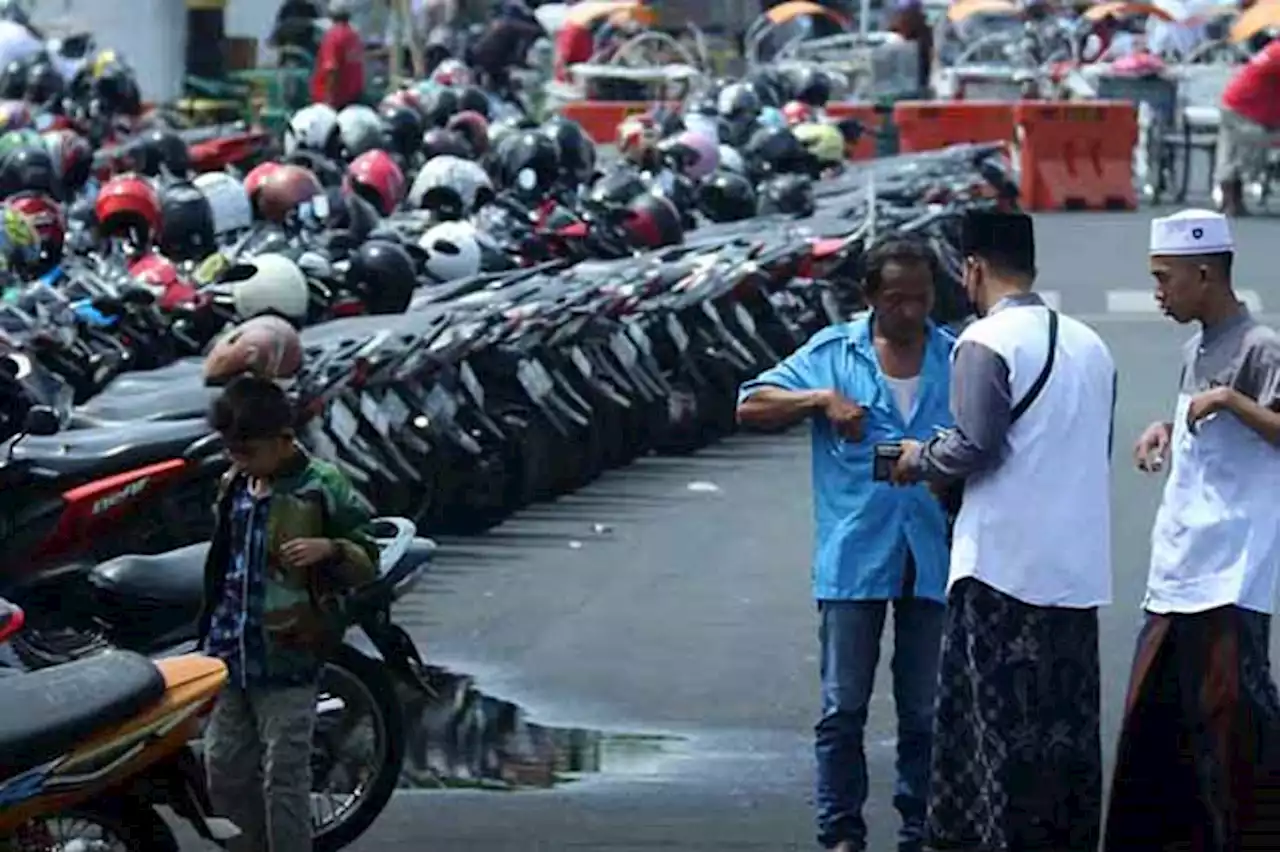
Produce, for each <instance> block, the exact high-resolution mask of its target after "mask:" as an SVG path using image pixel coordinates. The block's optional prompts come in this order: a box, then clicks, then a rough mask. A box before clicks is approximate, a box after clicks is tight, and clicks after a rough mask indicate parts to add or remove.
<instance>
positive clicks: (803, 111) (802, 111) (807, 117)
mask: <svg viewBox="0 0 1280 852" xmlns="http://www.w3.org/2000/svg"><path fill="white" fill-rule="evenodd" d="M782 115H783V117H784V118H786V120H787V124H789V125H791V126H793V127H794V126H795V125H797V124H804V123H805V122H809V121H813V107H811V106H809V105H808V104H807V103H805V102H804V101H788V102H787V104H786V105H785V106H784V107H783V108H782Z"/></svg>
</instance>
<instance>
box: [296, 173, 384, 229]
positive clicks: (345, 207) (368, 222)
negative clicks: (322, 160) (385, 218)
mask: <svg viewBox="0 0 1280 852" xmlns="http://www.w3.org/2000/svg"><path fill="white" fill-rule="evenodd" d="M324 194H325V199H326V201H327V204H326V205H325V206H326V207H327V208H328V209H327V210H326V211H325V215H324V216H323V217H318V218H317V219H316V220H314V221H313V222H312V223H311V224H312V226H314V227H320V228H323V229H324V230H327V231H346V232H347V233H349V234H350V235H351V237H352V239H354V240H355V241H356V242H357V243H359V242H361V241H363V240H364V239H365V238H366V237H367V236H369V234H370V233H372V232H373V230H374V229H375V228H377V227H378V225H379V224H380V223H381V222H382V217H381V216H379V215H378V211H377V210H376V209H375V208H374V206H373V205H372V204H370V203H369V202H367V201H365V200H364V199H363V198H361V197H360V196H358V195H356V194H354V193H349V192H346V191H345V190H343V189H342V187H340V186H330V187H325V191H324ZM313 209H314V205H313Z"/></svg>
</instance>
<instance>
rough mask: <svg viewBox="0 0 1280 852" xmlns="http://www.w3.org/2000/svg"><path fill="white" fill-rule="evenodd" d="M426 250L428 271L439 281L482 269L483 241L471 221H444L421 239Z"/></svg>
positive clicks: (420, 244)
mask: <svg viewBox="0 0 1280 852" xmlns="http://www.w3.org/2000/svg"><path fill="white" fill-rule="evenodd" d="M418 245H419V246H421V247H422V250H423V251H425V252H426V253H427V264H426V267H427V274H429V275H430V276H431V277H432V278H434V279H436V280H437V281H441V282H444V281H457V280H459V279H461V278H469V277H471V276H472V275H475V274H477V273H478V272H479V271H480V241H479V240H478V239H477V238H476V226H475V225H473V224H471V223H470V222H441V223H440V224H439V225H435V226H434V227H431V228H428V229H427V232H426V233H425V234H423V235H422V237H421V239H419V240H418Z"/></svg>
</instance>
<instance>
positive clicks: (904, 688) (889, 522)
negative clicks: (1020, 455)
mask: <svg viewBox="0 0 1280 852" xmlns="http://www.w3.org/2000/svg"><path fill="white" fill-rule="evenodd" d="M934 270H935V259H934V257H933V254H932V250H931V249H930V248H929V246H928V244H927V243H925V242H923V241H922V240H920V239H918V238H915V237H890V238H888V239H886V240H885V241H884V242H881V243H880V244H878V245H876V246H874V247H873V248H872V249H871V250H870V251H869V252H868V255H867V272H866V282H865V289H866V295H867V300H868V302H869V304H870V306H871V311H870V312H869V313H867V314H863V315H861V316H859V317H856V318H855V319H854V320H853V321H852V322H849V323H846V324H844V325H838V326H833V327H831V328H827V329H824V330H823V331H820V332H818V333H817V334H816V335H814V336H813V338H811V339H810V340H809V341H808V342H807V343H806V344H805V345H804V346H802V347H801V348H800V349H799V350H797V351H796V352H795V353H794V354H792V355H791V356H789V357H788V358H786V359H785V360H784V361H782V363H780V364H779V365H778V366H776V367H773V368H771V369H769V370H766V371H765V372H764V373H762V374H761V375H760V376H759V377H758V378H756V379H755V380H753V381H751V382H748V383H747V384H745V385H743V387H742V390H741V392H740V395H739V402H738V419H739V420H740V421H741V422H742V424H743V425H744V426H748V427H754V428H757V429H781V428H785V427H787V426H790V425H792V424H795V423H798V422H800V421H801V420H805V419H808V420H810V421H811V422H812V441H813V450H812V452H813V489H814V492H813V503H814V517H815V521H816V527H817V529H816V536H815V540H814V556H813V594H814V597H815V598H816V599H817V605H818V616H819V628H818V637H819V642H820V643H821V660H822V662H821V677H822V716H821V719H820V721H819V722H818V724H817V728H816V734H817V737H816V739H817V742H816V753H817V762H818V778H817V795H816V805H817V811H818V813H817V819H818V840H819V842H820V843H822V845H823V846H825V847H827V848H828V849H831V848H834V849H838V850H840V852H857V851H858V850H862V849H864V848H865V847H866V840H867V825H866V822H865V821H864V820H863V816H862V809H863V805H864V803H865V802H866V799H867V784H868V779H867V762H866V754H865V751H864V747H863V739H864V729H865V727H866V723H867V710H868V707H869V705H870V701H871V693H872V686H873V684H874V683H875V674H876V666H877V664H878V662H879V659H880V637H881V633H882V631H883V628H884V620H885V614H886V612H887V611H888V609H889V603H890V602H892V604H893V627H894V652H893V663H892V668H893V697H894V704H895V705H896V707H897V712H898V761H897V772H898V777H897V784H896V786H895V788H894V797H893V802H894V806H895V807H896V808H897V810H898V813H899V814H900V815H901V816H902V829H901V832H900V834H899V849H900V850H902V852H918V850H920V849H921V848H922V843H923V841H924V829H925V802H926V798H925V797H926V792H927V784H928V773H929V759H930V749H931V731H932V720H933V701H934V688H935V685H936V682H937V665H938V649H939V645H940V636H941V631H942V623H943V606H942V600H943V584H944V583H945V582H946V575H947V518H946V514H945V513H944V511H943V508H942V506H941V505H940V503H939V502H938V500H936V499H935V498H934V497H933V495H932V494H931V493H930V492H929V490H928V489H926V488H924V487H919V488H909V489H894V488H892V487H890V486H889V484H888V482H887V481H877V478H876V464H875V457H876V446H877V444H880V443H882V442H886V441H896V440H898V439H901V438H904V437H907V436H912V437H916V438H922V437H925V436H927V435H930V434H932V433H933V431H934V430H935V429H937V428H938V427H939V426H945V425H948V424H949V423H950V422H951V421H950V415H949V396H948V387H947V371H948V363H949V359H950V355H951V346H952V342H953V338H952V336H951V335H950V333H948V332H947V331H944V330H943V329H941V328H939V327H937V326H935V325H934V324H933V323H932V321H931V320H930V319H929V314H930V311H931V310H932V307H933V299H934V276H935V272H934ZM884 472H885V473H887V470H886V471H884Z"/></svg>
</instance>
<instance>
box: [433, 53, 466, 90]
mask: <svg viewBox="0 0 1280 852" xmlns="http://www.w3.org/2000/svg"><path fill="white" fill-rule="evenodd" d="M431 81H432V82H433V83H439V84H440V85H441V86H467V85H470V83H471V69H470V68H468V67H467V66H466V63H464V62H463V61H462V60H461V59H453V58H452V57H450V58H449V59H445V60H444V61H442V62H441V63H440V64H439V65H437V66H436V68H435V70H434V71H432V72H431Z"/></svg>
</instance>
